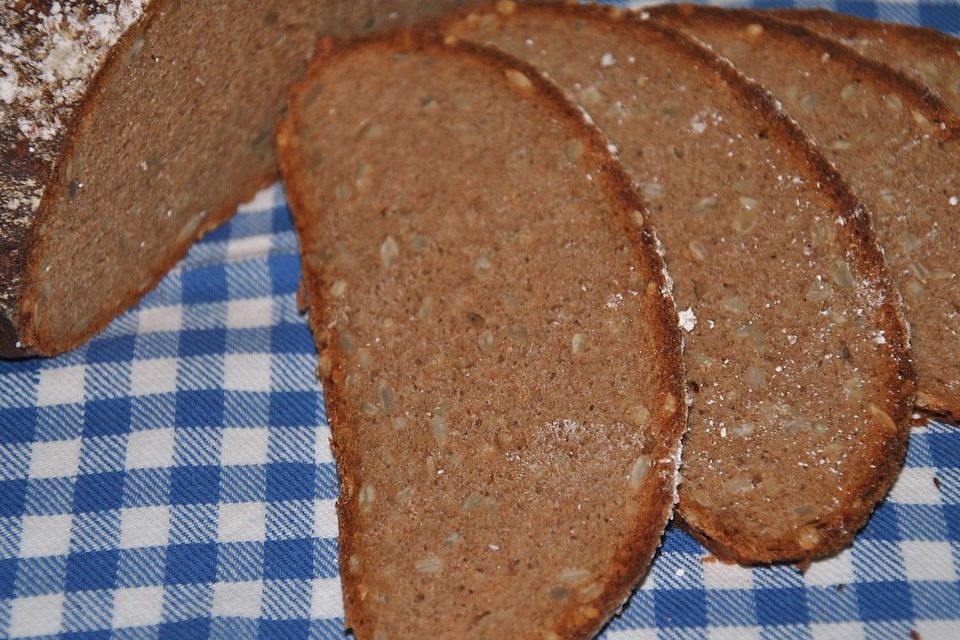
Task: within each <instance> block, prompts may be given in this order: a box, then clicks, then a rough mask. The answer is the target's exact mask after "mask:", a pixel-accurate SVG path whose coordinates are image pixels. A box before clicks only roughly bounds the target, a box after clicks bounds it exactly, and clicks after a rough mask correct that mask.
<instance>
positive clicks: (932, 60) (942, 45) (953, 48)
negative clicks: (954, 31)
mask: <svg viewBox="0 0 960 640" xmlns="http://www.w3.org/2000/svg"><path fill="white" fill-rule="evenodd" d="M765 13H769V14H771V15H773V16H775V17H777V18H779V19H781V20H786V21H787V22H793V23H796V24H801V25H803V26H805V27H807V28H808V29H810V30H811V31H814V32H816V33H818V34H820V35H822V36H825V37H828V38H833V39H834V40H839V41H840V42H841V43H842V44H844V45H846V46H848V47H850V48H852V49H855V50H856V51H857V52H859V53H860V54H862V55H863V56H865V57H867V58H871V59H873V60H876V61H878V62H882V63H883V64H886V65H889V66H891V67H893V68H894V69H896V70H897V71H899V72H900V73H903V74H906V75H908V76H910V77H912V78H914V79H915V80H917V81H918V82H924V83H926V85H927V86H929V87H930V88H931V89H933V90H935V91H936V92H937V94H938V95H939V96H940V98H941V99H942V100H943V101H944V102H945V103H946V104H947V106H949V107H950V109H952V110H953V112H954V113H957V114H960V39H957V38H956V37H954V36H951V35H950V34H947V33H943V32H942V31H937V30H936V29H928V28H926V27H917V26H914V25H908V24H898V23H892V22H881V21H879V20H866V19H864V18H858V17H856V16H851V15H847V14H843V13H836V12H834V11H828V10H827V9H771V10H769V11H768V12H765Z"/></svg>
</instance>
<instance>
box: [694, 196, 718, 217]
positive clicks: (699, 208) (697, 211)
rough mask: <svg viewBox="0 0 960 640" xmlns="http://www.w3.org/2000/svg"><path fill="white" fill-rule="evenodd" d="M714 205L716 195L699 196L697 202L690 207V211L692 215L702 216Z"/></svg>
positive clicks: (715, 203) (715, 204)
mask: <svg viewBox="0 0 960 640" xmlns="http://www.w3.org/2000/svg"><path fill="white" fill-rule="evenodd" d="M716 206H717V197H716V196H707V197H706V198H701V199H700V200H698V201H697V203H696V204H694V205H693V206H692V207H691V208H690V211H691V212H692V213H693V214H694V215H697V216H702V215H704V214H705V213H707V211H710V210H711V209H713V208H714V207H716Z"/></svg>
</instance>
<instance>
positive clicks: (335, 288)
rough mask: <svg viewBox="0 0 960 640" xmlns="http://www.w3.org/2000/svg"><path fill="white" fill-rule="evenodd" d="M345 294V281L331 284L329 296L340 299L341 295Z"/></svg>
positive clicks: (335, 281) (336, 281)
mask: <svg viewBox="0 0 960 640" xmlns="http://www.w3.org/2000/svg"><path fill="white" fill-rule="evenodd" d="M346 292H347V281H346V280H334V282H333V284H332V285H330V295H332V296H333V297H334V298H342V297H343V294H345V293H346Z"/></svg>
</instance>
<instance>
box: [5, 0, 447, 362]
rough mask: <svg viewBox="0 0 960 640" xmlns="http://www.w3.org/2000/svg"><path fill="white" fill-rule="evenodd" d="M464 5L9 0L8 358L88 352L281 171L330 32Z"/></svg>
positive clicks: (344, 0)
mask: <svg viewBox="0 0 960 640" xmlns="http://www.w3.org/2000/svg"><path fill="white" fill-rule="evenodd" d="M456 4H459V3H458V2H456V1H455V0H438V1H436V2H429V3H426V2H424V3H417V2H412V1H411V0H387V1H382V2H377V3H368V2H354V1H353V0H289V1H285V2H279V3H277V2H272V1H269V0H209V1H204V2H182V1H181V0H99V1H98V2H90V1H89V0H61V1H60V2H52V1H51V0H15V1H14V2H10V1H9V0H8V1H7V2H4V3H3V6H2V7H0V42H2V43H3V48H2V51H0V357H22V356H27V355H36V354H41V355H54V354H57V353H60V352H62V351H65V350H67V349H70V348H73V347H75V346H77V345H78V344H80V343H82V342H83V341H84V340H86V339H87V338H88V337H89V336H91V335H92V334H93V333H95V332H96V331H98V330H100V329H102V328H103V327H104V326H105V325H106V324H107V323H108V322H109V321H110V320H111V319H112V318H113V317H114V316H115V315H117V314H118V313H120V312H121V311H123V310H124V309H126V308H127V307H128V306H130V305H131V304H133V303H134V302H136V300H137V299H138V298H139V297H140V296H141V295H142V294H143V293H145V292H146V291H148V290H149V289H151V288H153V286H154V285H155V284H156V282H157V281H158V280H159V278H160V277H161V276H162V275H163V274H164V273H165V272H166V271H167V269H169V268H170V267H171V266H173V264H174V262H175V261H176V260H177V259H179V258H180V257H181V256H183V254H184V253H185V252H186V249H187V247H188V246H189V244H190V243H191V242H193V241H194V240H195V239H196V238H197V237H199V236H200V235H202V233H203V232H204V231H206V230H208V229H210V228H212V227H213V226H215V225H217V224H219V223H220V222H223V221H224V220H225V219H226V218H227V217H228V216H230V215H231V214H232V213H233V212H234V210H235V209H236V206H237V204H238V203H240V202H243V201H244V200H245V199H247V198H249V197H251V196H252V195H253V194H254V192H255V191H256V190H257V189H258V188H259V187H260V186H262V185H263V184H265V183H266V182H268V181H270V180H272V179H273V178H274V177H275V176H276V161H275V158H274V153H273V137H272V136H273V130H274V127H275V126H276V123H277V120H278V119H279V117H280V115H281V113H282V110H283V102H284V97H285V95H286V91H287V88H288V87H289V84H290V82H292V81H293V80H294V79H295V78H296V77H298V75H299V74H301V73H302V72H303V69H304V68H305V66H306V62H307V60H308V58H309V56H310V54H311V53H312V47H313V42H314V40H315V39H316V37H317V35H318V34H348V33H359V32H361V31H363V30H368V29H372V28H375V27H377V26H379V25H382V24H397V23H400V22H403V21H406V20H412V19H413V18H415V17H422V16H424V15H436V14H437V13H439V12H440V11H441V10H442V9H444V8H449V7H451V6H454V5H456ZM391 16H392V18H391Z"/></svg>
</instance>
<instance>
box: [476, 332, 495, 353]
mask: <svg viewBox="0 0 960 640" xmlns="http://www.w3.org/2000/svg"><path fill="white" fill-rule="evenodd" d="M477 345H478V346H479V347H480V349H482V350H483V351H489V350H490V348H491V347H493V332H492V331H490V330H489V329H487V330H486V331H484V332H483V333H481V334H480V337H478V338H477Z"/></svg>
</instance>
